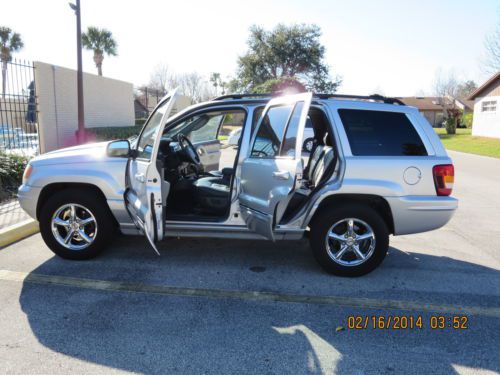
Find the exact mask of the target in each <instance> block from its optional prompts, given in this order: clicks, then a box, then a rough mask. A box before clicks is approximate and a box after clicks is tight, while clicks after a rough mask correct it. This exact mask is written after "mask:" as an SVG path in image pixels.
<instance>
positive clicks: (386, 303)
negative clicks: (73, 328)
mask: <svg viewBox="0 0 500 375" xmlns="http://www.w3.org/2000/svg"><path fill="white" fill-rule="evenodd" d="M0 280H2V281H15V282H27V283H34V284H44V285H59V286H69V287H75V288H83V289H93V290H104V291H115V292H132V293H146V294H159V295H169V296H182V297H209V298H222V299H224V298H230V299H240V300H251V301H277V302H289V303H308V304H322V305H336V306H349V307H356V308H367V309H397V310H410V311H416V312H429V313H442V314H467V315H476V316H486V317H493V318H500V308H496V307H481V306H462V305H446V304H429V303H424V302H418V301H404V300H390V299H378V298H377V299H375V298H357V297H345V296H316V295H301V294H281V293H271V292H258V291H245V290H224V289H201V288H185V287H174V286H168V285H151V284H139V283H128V282H120V281H106V280H95V279H80V278H74V277H65V276H52V275H42V274H36V273H28V272H15V271H8V270H0Z"/></svg>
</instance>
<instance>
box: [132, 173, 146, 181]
mask: <svg viewBox="0 0 500 375" xmlns="http://www.w3.org/2000/svg"><path fill="white" fill-rule="evenodd" d="M134 177H135V179H136V180H137V181H139V182H142V183H144V182H145V181H146V177H144V175H143V174H142V173H137V174H136V175H135V176H134Z"/></svg>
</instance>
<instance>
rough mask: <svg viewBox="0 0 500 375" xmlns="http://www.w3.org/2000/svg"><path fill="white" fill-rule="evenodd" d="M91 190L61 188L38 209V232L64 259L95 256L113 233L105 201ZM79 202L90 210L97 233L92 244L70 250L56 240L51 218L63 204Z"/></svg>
mask: <svg viewBox="0 0 500 375" xmlns="http://www.w3.org/2000/svg"><path fill="white" fill-rule="evenodd" d="M95 195H96V194H95V193H94V192H92V191H86V190H84V189H81V190H80V189H68V190H63V191H60V192H58V193H56V194H55V195H53V196H52V197H50V198H49V199H48V200H47V202H45V204H44V205H43V206H42V209H41V210H40V217H39V219H40V220H39V222H40V233H41V235H42V238H43V240H44V241H45V243H46V244H47V246H48V247H49V248H50V249H51V250H52V251H53V252H54V253H55V254H56V255H59V256H60V257H62V258H65V259H72V260H84V259H90V258H93V257H95V256H97V255H98V254H99V253H100V252H101V251H102V250H103V249H104V247H105V246H106V245H107V244H108V243H109V241H110V240H111V238H112V234H113V233H114V229H115V228H114V223H113V220H112V218H111V213H110V212H109V208H108V207H107V203H106V202H102V198H100V197H96V196H95ZM68 203H75V204H79V205H81V206H83V207H85V208H87V209H88V210H90V212H92V214H93V215H94V217H95V219H96V222H97V227H98V230H97V235H96V238H95V240H94V242H92V244H91V245H90V246H88V247H86V248H85V249H82V250H70V249H67V248H65V247H64V246H62V245H61V244H59V243H58V242H57V240H56V239H55V238H54V235H53V233H52V226H51V220H52V216H53V215H54V213H55V211H56V210H57V209H58V208H59V207H61V206H63V205H64V204H68Z"/></svg>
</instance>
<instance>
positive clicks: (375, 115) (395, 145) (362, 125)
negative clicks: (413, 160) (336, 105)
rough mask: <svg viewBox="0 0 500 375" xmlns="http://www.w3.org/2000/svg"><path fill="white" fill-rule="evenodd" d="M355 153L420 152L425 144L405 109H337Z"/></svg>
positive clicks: (400, 154)
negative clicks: (386, 110) (385, 110)
mask: <svg viewBox="0 0 500 375" xmlns="http://www.w3.org/2000/svg"><path fill="white" fill-rule="evenodd" d="M338 112H339V116H340V119H341V120H342V124H343V125H344V129H345V131H346V134H347V138H348V140H349V144H350V146H351V151H352V154H353V155H356V156H415V155H416V156H422V155H427V151H426V149H425V146H424V144H423V142H422V140H421V139H420V136H419V135H418V133H417V131H416V130H415V128H414V127H413V124H412V123H411V122H410V120H409V118H408V117H407V116H406V115H405V114H404V113H399V112H384V111H365V110H357V109H339V111H338Z"/></svg>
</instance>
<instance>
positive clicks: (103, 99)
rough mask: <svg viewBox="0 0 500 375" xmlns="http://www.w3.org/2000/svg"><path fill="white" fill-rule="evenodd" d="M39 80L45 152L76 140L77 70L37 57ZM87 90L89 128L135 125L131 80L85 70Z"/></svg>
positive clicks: (84, 83)
mask: <svg viewBox="0 0 500 375" xmlns="http://www.w3.org/2000/svg"><path fill="white" fill-rule="evenodd" d="M35 83H36V93H37V97H38V123H39V133H40V150H41V152H42V153H43V152H47V151H52V150H55V149H58V148H61V147H66V146H70V145H73V144H75V131H76V130H77V128H78V107H77V97H76V71H75V70H72V69H67V68H62V67H59V66H54V65H50V64H46V63H42V62H38V61H37V62H35ZM83 91H84V107H85V126H86V127H87V128H94V127H113V126H133V125H134V97H133V87H132V84H131V83H128V82H124V81H118V80H115V79H110V78H106V77H99V76H96V75H94V74H88V73H84V75H83Z"/></svg>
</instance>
